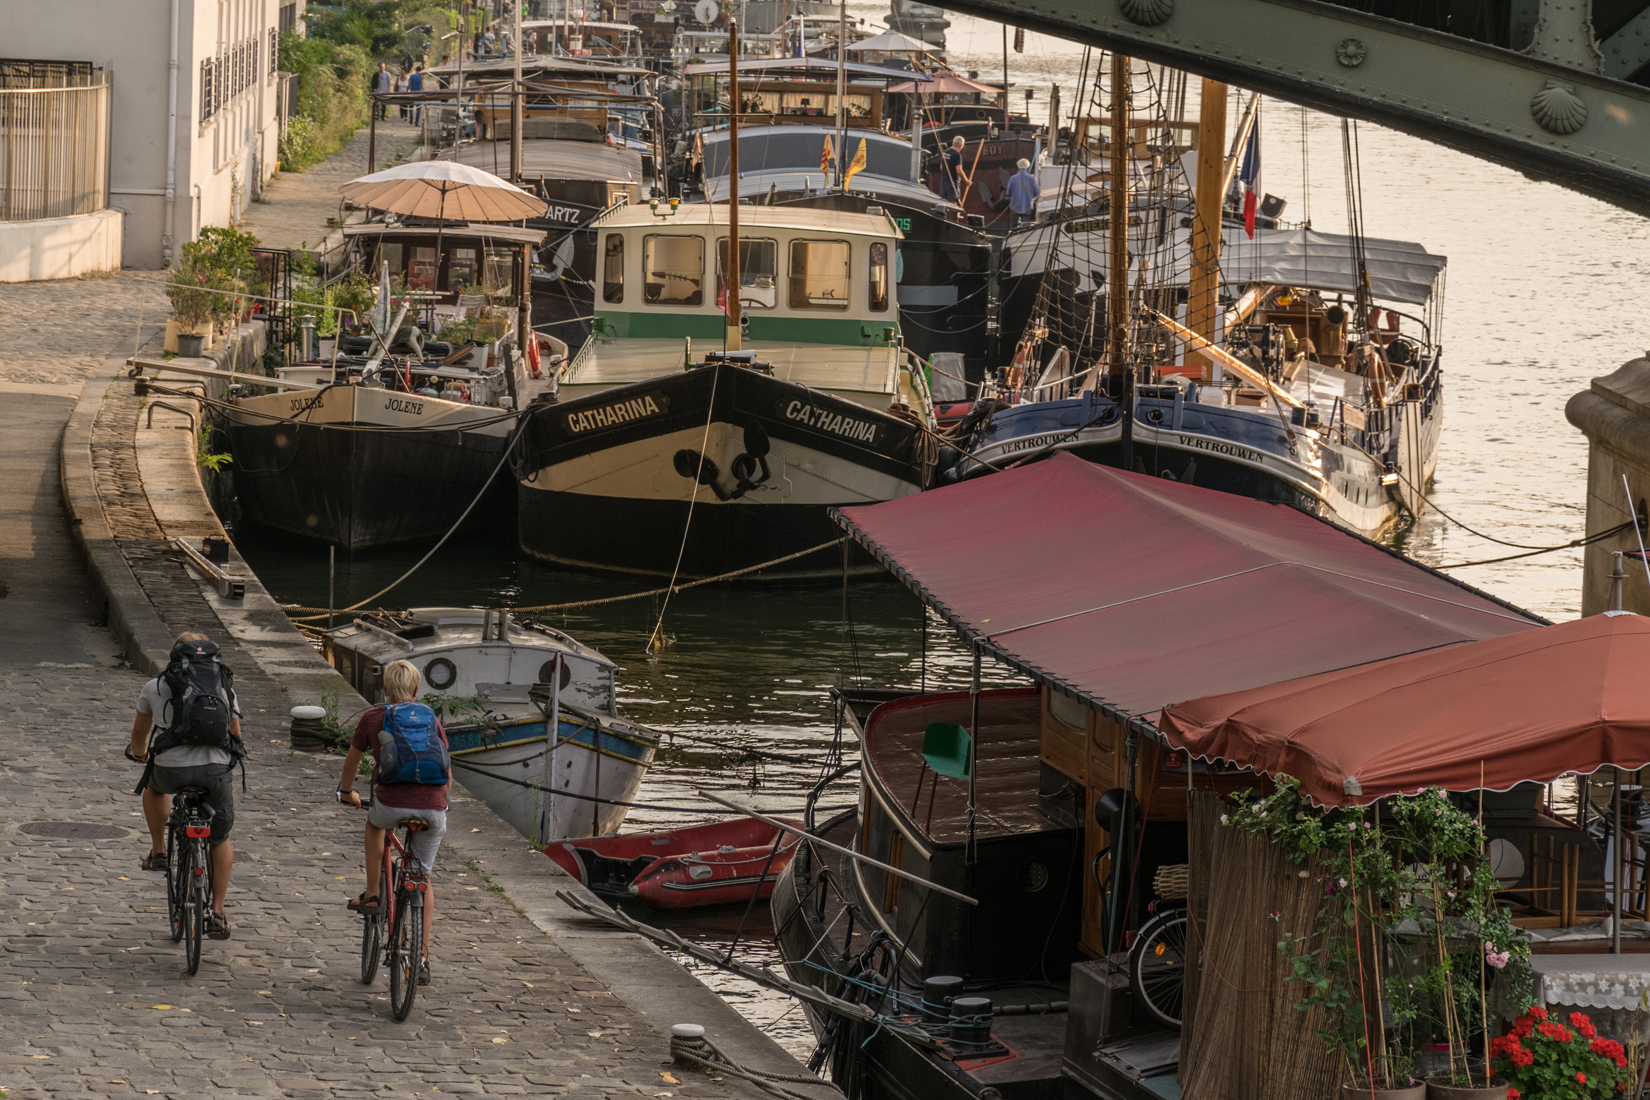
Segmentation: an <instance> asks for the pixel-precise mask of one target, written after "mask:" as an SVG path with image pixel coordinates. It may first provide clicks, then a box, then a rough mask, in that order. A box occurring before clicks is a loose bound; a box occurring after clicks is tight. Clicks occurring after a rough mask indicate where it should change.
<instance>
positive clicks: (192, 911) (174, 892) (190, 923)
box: [166, 787, 212, 976]
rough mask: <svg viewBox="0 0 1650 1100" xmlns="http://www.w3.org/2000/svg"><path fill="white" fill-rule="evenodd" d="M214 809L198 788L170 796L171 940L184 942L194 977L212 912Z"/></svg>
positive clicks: (168, 913) (168, 889) (168, 897)
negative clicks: (209, 915) (207, 921)
mask: <svg viewBox="0 0 1650 1100" xmlns="http://www.w3.org/2000/svg"><path fill="white" fill-rule="evenodd" d="M211 836H212V807H211V806H208V805H207V804H206V791H205V789H204V788H201V787H184V788H182V789H181V790H179V791H177V792H176V793H175V794H174V795H173V798H172V814H171V816H170V817H168V818H167V819H166V868H167V870H166V916H167V920H168V922H169V924H170V926H171V933H172V942H173V943H177V942H178V941H179V940H182V941H183V953H184V961H185V964H186V966H187V969H188V972H189V974H190V975H191V976H193V975H194V974H195V973H196V972H197V971H198V970H200V968H201V941H202V940H203V939H205V938H206V918H207V915H208V914H210V913H211V912H212V856H211V850H210V847H209V845H210V838H211Z"/></svg>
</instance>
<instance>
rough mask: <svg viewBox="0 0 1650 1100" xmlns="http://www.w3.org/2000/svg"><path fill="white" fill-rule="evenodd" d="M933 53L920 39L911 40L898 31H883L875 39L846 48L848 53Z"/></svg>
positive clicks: (931, 48) (865, 40)
mask: <svg viewBox="0 0 1650 1100" xmlns="http://www.w3.org/2000/svg"><path fill="white" fill-rule="evenodd" d="M856 51H857V52H861V53H865V52H869V53H933V52H934V47H933V46H930V45H929V44H928V43H926V42H923V41H921V40H920V39H916V38H912V37H911V36H910V35H908V34H901V33H900V32H899V31H883V32H882V33H881V34H879V35H877V36H876V37H875V38H867V39H864V40H863V41H859V42H855V43H854V44H853V45H851V46H849V47H848V52H849V53H854V52H856Z"/></svg>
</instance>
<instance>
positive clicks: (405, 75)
mask: <svg viewBox="0 0 1650 1100" xmlns="http://www.w3.org/2000/svg"><path fill="white" fill-rule="evenodd" d="M395 90H396V91H398V92H410V91H411V90H412V70H411V69H402V70H401V76H400V77H399V78H397V80H396V82H395ZM396 106H397V107H398V108H400V111H401V119H402V121H403V122H404V121H406V119H407V116H408V114H409V113H410V105H409V104H408V103H407V101H406V100H402V101H401V102H400V103H398V104H396Z"/></svg>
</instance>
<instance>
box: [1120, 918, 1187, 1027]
mask: <svg viewBox="0 0 1650 1100" xmlns="http://www.w3.org/2000/svg"><path fill="white" fill-rule="evenodd" d="M1129 985H1130V987H1131V988H1132V989H1133V990H1134V995H1135V996H1136V997H1138V998H1139V1000H1140V1003H1141V1005H1142V1006H1143V1007H1144V1008H1145V1009H1146V1011H1147V1012H1148V1013H1150V1014H1151V1015H1152V1016H1153V1017H1155V1018H1156V1020H1157V1022H1158V1023H1160V1024H1162V1025H1163V1026H1164V1027H1172V1028H1178V1027H1179V1026H1180V1018H1181V1011H1182V1008H1181V1002H1182V998H1183V996H1184V994H1185V992H1186V910H1184V909H1171V910H1169V911H1168V912H1165V913H1159V914H1158V915H1157V916H1155V917H1153V918H1152V919H1151V920H1149V921H1147V922H1146V924H1145V927H1143V928H1141V929H1140V934H1139V935H1138V936H1136V937H1135V941H1134V948H1133V949H1132V950H1131V951H1130V952H1129Z"/></svg>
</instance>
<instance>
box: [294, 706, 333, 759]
mask: <svg viewBox="0 0 1650 1100" xmlns="http://www.w3.org/2000/svg"><path fill="white" fill-rule="evenodd" d="M326 719H327V708H325V707H293V708H292V747H293V748H294V749H296V750H297V751H299V752H325V751H326V750H327V748H328V746H327V723H326Z"/></svg>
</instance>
